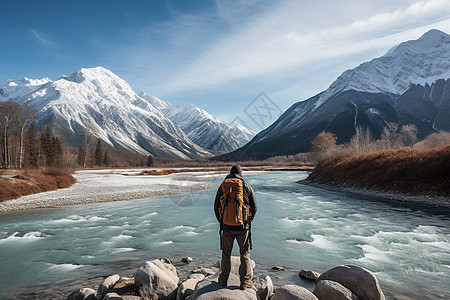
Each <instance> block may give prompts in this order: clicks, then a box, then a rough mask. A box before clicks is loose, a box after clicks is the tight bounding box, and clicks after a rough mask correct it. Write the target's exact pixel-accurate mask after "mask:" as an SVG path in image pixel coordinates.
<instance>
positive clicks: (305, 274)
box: [298, 270, 320, 281]
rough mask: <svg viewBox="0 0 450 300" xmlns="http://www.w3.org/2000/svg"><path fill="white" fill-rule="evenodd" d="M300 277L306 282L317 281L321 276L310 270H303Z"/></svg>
mask: <svg viewBox="0 0 450 300" xmlns="http://www.w3.org/2000/svg"><path fill="white" fill-rule="evenodd" d="M298 276H300V278H303V279H305V280H310V281H316V280H317V278H319V276H320V274H319V273H317V272H314V271H310V270H301V271H300V273H299V274H298Z"/></svg>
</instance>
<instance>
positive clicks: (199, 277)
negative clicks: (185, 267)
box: [189, 274, 206, 281]
mask: <svg viewBox="0 0 450 300" xmlns="http://www.w3.org/2000/svg"><path fill="white" fill-rule="evenodd" d="M205 277H206V276H205V275H204V274H192V275H191V276H189V278H191V279H197V280H198V281H201V280H203V279H205Z"/></svg>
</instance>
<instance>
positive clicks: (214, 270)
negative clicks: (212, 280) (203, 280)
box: [192, 267, 219, 276]
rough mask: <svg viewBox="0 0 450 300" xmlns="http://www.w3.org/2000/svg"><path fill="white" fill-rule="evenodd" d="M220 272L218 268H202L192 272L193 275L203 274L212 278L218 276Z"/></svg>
mask: <svg viewBox="0 0 450 300" xmlns="http://www.w3.org/2000/svg"><path fill="white" fill-rule="evenodd" d="M218 271H219V269H218V268H216V267H212V268H201V267H200V268H197V269H194V270H192V273H194V274H202V275H204V276H211V275H214V274H216V273H217V272H218Z"/></svg>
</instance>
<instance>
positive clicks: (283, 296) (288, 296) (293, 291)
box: [270, 285, 318, 300]
mask: <svg viewBox="0 0 450 300" xmlns="http://www.w3.org/2000/svg"><path fill="white" fill-rule="evenodd" d="M270 299H271V300H318V299H317V297H316V296H315V295H314V294H313V293H311V292H310V291H308V290H307V289H305V288H304V287H301V286H298V285H284V286H282V287H280V288H277V289H276V290H275V293H274V294H273V296H272V298H270Z"/></svg>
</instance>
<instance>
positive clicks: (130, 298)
mask: <svg viewBox="0 0 450 300" xmlns="http://www.w3.org/2000/svg"><path fill="white" fill-rule="evenodd" d="M122 298H123V300H142V297H141V296H134V295H122Z"/></svg>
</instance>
